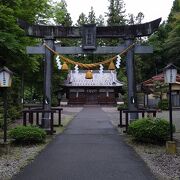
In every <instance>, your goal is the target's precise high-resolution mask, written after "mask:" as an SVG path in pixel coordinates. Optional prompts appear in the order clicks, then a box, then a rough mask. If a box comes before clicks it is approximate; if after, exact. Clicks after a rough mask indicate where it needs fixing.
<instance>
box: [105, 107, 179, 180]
mask: <svg viewBox="0 0 180 180" xmlns="http://www.w3.org/2000/svg"><path fill="white" fill-rule="evenodd" d="M102 110H103V111H105V112H106V113H107V115H108V116H109V117H110V120H111V122H112V124H113V125H114V126H115V127H117V125H118V123H119V112H117V109H116V108H109V107H104V108H102ZM179 115H180V111H176V112H175V113H174V120H175V124H176V127H177V129H178V133H176V137H178V138H179V137H180V136H179V134H180V133H179V129H180V126H179V122H178V119H179ZM158 116H159V117H163V118H166V119H167V117H168V113H167V112H163V113H158ZM118 130H119V132H120V134H121V135H123V136H124V139H125V141H126V142H127V144H129V145H130V146H131V147H132V148H134V150H135V151H136V152H137V154H139V156H140V157H141V158H142V159H143V160H144V161H145V162H146V164H147V165H148V166H149V168H150V169H151V171H152V172H153V173H154V174H155V175H156V177H157V179H158V180H180V154H179V155H169V154H166V148H165V146H157V145H147V144H137V143H135V142H133V141H132V139H131V138H130V137H129V136H127V135H125V134H123V133H122V132H123V128H118ZM179 140H180V139H179Z"/></svg>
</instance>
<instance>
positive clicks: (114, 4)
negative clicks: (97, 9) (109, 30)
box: [106, 0, 126, 26]
mask: <svg viewBox="0 0 180 180" xmlns="http://www.w3.org/2000/svg"><path fill="white" fill-rule="evenodd" d="M109 2H110V5H109V7H108V11H109V12H108V13H106V16H107V24H108V25H109V26H111V25H124V24H125V23H126V19H125V12H126V10H125V4H124V1H123V0H109Z"/></svg>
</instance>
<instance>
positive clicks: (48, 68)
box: [42, 37, 54, 129]
mask: <svg viewBox="0 0 180 180" xmlns="http://www.w3.org/2000/svg"><path fill="white" fill-rule="evenodd" d="M45 43H46V44H47V46H49V47H50V48H52V49H54V38H53V37H46V38H45ZM52 62H53V53H52V52H51V51H50V50H49V49H47V48H45V62H44V110H50V109H51V103H52V102H51V89H52V64H53V63H52ZM42 127H43V128H46V129H49V128H50V115H49V113H45V114H44V118H43V120H42Z"/></svg>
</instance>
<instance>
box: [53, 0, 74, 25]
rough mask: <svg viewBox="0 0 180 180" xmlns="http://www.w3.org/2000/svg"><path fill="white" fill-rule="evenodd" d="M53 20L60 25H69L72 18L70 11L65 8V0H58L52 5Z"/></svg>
mask: <svg viewBox="0 0 180 180" xmlns="http://www.w3.org/2000/svg"><path fill="white" fill-rule="evenodd" d="M53 18H54V21H55V23H56V24H58V25H62V26H71V25H72V19H71V16H70V13H68V10H67V3H66V1H65V0H61V1H60V2H58V3H56V4H55V5H54V17H53Z"/></svg>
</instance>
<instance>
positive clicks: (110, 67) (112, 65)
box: [108, 61, 115, 70]
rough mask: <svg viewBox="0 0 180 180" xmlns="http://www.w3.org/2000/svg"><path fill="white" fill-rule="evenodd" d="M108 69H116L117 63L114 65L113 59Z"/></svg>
mask: <svg viewBox="0 0 180 180" xmlns="http://www.w3.org/2000/svg"><path fill="white" fill-rule="evenodd" d="M108 69H109V70H115V65H114V62H113V61H111V62H110V64H109V67H108Z"/></svg>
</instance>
